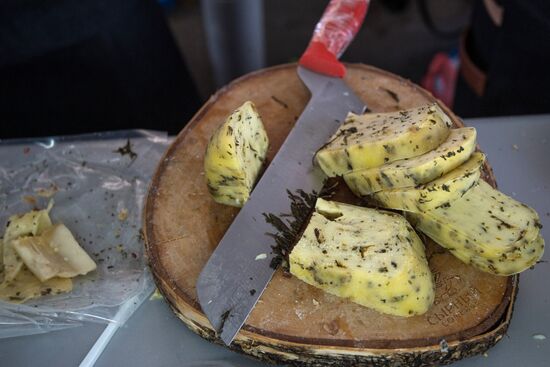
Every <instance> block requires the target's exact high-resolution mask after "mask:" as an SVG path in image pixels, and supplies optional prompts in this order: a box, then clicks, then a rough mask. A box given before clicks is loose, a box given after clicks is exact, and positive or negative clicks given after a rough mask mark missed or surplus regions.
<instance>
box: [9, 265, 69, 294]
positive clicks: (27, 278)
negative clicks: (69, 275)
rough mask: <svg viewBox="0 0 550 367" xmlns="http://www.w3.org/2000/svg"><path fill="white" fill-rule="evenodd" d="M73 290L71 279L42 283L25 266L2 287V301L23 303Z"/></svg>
mask: <svg viewBox="0 0 550 367" xmlns="http://www.w3.org/2000/svg"><path fill="white" fill-rule="evenodd" d="M72 289H73V281H72V280H71V279H65V278H51V279H48V280H46V281H45V282H41V281H40V280H39V279H38V278H37V277H35V276H34V274H33V273H32V272H31V271H30V270H29V269H27V267H26V266H23V267H22V268H21V270H20V271H19V272H18V273H17V276H16V277H15V278H14V279H13V280H12V281H10V282H5V283H3V284H2V285H0V300H2V301H6V302H11V303H23V302H26V301H28V300H30V299H33V298H38V297H43V296H48V295H56V294H61V293H66V292H70V291H71V290H72Z"/></svg>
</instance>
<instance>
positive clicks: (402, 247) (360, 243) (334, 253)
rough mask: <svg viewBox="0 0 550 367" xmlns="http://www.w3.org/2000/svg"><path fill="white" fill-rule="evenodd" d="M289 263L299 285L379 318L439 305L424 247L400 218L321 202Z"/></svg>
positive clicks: (420, 310) (410, 313)
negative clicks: (369, 310) (371, 311)
mask: <svg viewBox="0 0 550 367" xmlns="http://www.w3.org/2000/svg"><path fill="white" fill-rule="evenodd" d="M289 262H290V272H291V273H292V274H293V275H294V276H296V277H297V278H298V279H301V280H302V281H304V282H306V283H308V284H310V285H312V286H314V287H317V288H320V289H322V290H324V291H326V292H328V293H330V294H333V295H336V296H339V297H343V298H348V299H350V300H351V301H353V302H355V303H358V304H361V305H363V306H366V307H369V308H372V309H374V310H376V311H378V312H382V313H386V314H391V315H396V316H405V317H408V316H413V315H419V314H423V313H425V312H426V311H427V310H428V309H429V307H430V306H431V304H432V303H433V300H434V283H433V279H432V274H431V272H430V269H429V267H428V263H427V261H426V257H425V254H424V245H423V244H422V242H421V241H420V239H419V237H418V236H417V235H416V233H415V232H414V230H413V229H412V227H411V226H410V225H409V224H408V223H407V221H406V220H405V219H404V218H403V217H401V216H400V215H398V214H395V213H390V212H385V211H378V210H375V209H370V208H363V207H357V206H352V205H347V204H341V203H337V202H330V201H325V200H323V199H318V200H317V205H316V209H315V212H314V213H313V215H312V217H311V220H310V222H309V224H308V225H307V227H306V229H305V231H304V233H303V235H302V237H301V238H300V240H299V242H298V243H297V244H296V246H295V247H294V249H293V250H292V252H291V253H290V257H289Z"/></svg>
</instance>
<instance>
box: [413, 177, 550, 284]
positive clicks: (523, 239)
mask: <svg viewBox="0 0 550 367" xmlns="http://www.w3.org/2000/svg"><path fill="white" fill-rule="evenodd" d="M407 217H408V218H409V219H410V220H411V222H412V223H414V224H415V226H416V228H417V229H419V230H420V231H422V232H424V233H425V234H426V235H428V236H429V237H431V238H432V239H433V240H434V241H436V242H437V243H439V244H440V245H441V246H443V247H445V248H447V249H449V250H450V251H451V252H452V253H453V254H454V255H455V256H456V257H458V258H459V259H460V260H462V261H464V262H466V263H469V264H472V265H473V266H475V267H477V268H478V269H480V270H482V271H485V272H489V273H492V274H497V275H511V274H515V273H519V272H521V271H523V270H525V269H527V268H529V267H530V266H532V265H534V264H535V263H536V262H537V261H538V260H539V259H540V258H541V256H542V254H543V252H544V240H543V239H542V237H540V233H539V232H540V228H541V224H540V222H539V217H538V215H537V213H536V212H535V211H534V210H533V209H531V208H530V207H528V206H526V205H524V204H522V203H520V202H518V201H516V200H514V199H513V198H511V197H509V196H507V195H505V194H503V193H501V192H499V191H498V190H495V189H493V188H492V187H491V186H490V185H489V184H487V183H486V182H484V181H482V180H480V181H479V184H478V185H476V186H475V187H473V188H472V189H471V190H470V191H469V192H468V193H466V195H464V196H463V197H462V198H461V199H459V200H456V201H454V202H453V203H451V204H450V206H449V207H445V208H438V209H435V210H431V211H427V212H424V213H407Z"/></svg>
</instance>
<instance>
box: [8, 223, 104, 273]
mask: <svg viewBox="0 0 550 367" xmlns="http://www.w3.org/2000/svg"><path fill="white" fill-rule="evenodd" d="M12 245H13V248H14V249H15V251H17V253H18V255H19V256H20V257H21V259H22V260H23V262H24V263H25V265H26V266H27V267H28V268H29V270H30V271H32V272H33V274H34V275H35V276H36V277H37V278H38V279H40V281H42V282H43V281H46V280H48V279H50V278H53V277H60V278H71V277H75V276H77V275H84V274H87V273H89V272H90V271H92V270H95V268H96V264H95V262H94V261H93V260H92V259H91V258H90V256H88V254H87V253H86V251H84V250H83V249H82V247H80V245H79V244H78V242H77V241H76V240H75V238H74V236H73V235H72V233H71V232H70V231H69V229H68V228H67V227H66V226H65V225H63V224H56V225H54V226H51V227H49V228H48V229H46V230H45V231H44V232H43V233H42V235H41V236H25V237H20V238H18V239H15V240H13V242H12Z"/></svg>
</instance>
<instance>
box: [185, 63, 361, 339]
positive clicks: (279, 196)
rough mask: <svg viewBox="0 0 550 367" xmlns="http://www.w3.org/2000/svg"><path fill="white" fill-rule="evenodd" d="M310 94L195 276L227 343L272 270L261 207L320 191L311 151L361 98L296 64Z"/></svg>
mask: <svg viewBox="0 0 550 367" xmlns="http://www.w3.org/2000/svg"><path fill="white" fill-rule="evenodd" d="M298 75H299V76H300V78H301V79H302V81H303V82H304V83H305V84H306V86H307V87H308V88H309V89H310V91H311V92H312V98H311V99H310V101H309V103H308V104H307V106H306V108H305V110H304V112H303V113H302V115H301V116H300V118H299V119H298V121H296V124H295V126H294V128H293V129H292V131H291V132H290V134H289V136H288V137H287V138H286V140H285V142H284V143H283V145H282V146H281V148H280V149H279V152H278V153H277V155H276V156H275V158H274V159H273V161H272V162H271V164H270V165H269V167H268V168H267V170H266V171H265V172H264V174H263V176H262V178H261V179H260V181H259V182H258V184H257V185H256V187H255V188H254V191H253V192H252V194H251V196H250V198H249V200H248V201H247V203H246V205H245V206H244V207H243V208H242V209H241V210H240V211H239V214H238V215H237V216H236V217H235V219H234V220H233V223H232V224H231V226H230V227H229V229H228V230H227V232H226V233H225V235H224V236H223V238H222V240H221V241H220V243H219V244H218V247H217V248H216V250H215V251H214V253H213V254H212V256H211V257H210V259H209V260H208V262H207V263H206V265H205V267H204V268H203V270H202V272H201V274H200V275H199V278H198V281H197V285H196V287H197V294H198V297H199V303H200V305H201V307H202V310H203V311H204V313H205V314H206V317H208V320H210V323H211V324H212V326H213V328H214V329H215V330H216V331H217V332H218V333H219V334H220V337H221V339H222V340H223V341H224V342H225V343H226V344H227V345H229V344H231V342H232V341H233V339H234V338H235V335H236V334H237V333H238V331H239V330H240V329H241V327H242V325H243V324H244V322H245V320H246V319H247V317H248V315H249V314H250V312H251V311H252V309H253V308H254V305H255V304H256V302H257V301H258V299H259V298H260V296H261V294H262V292H263V291H264V289H265V287H266V286H267V284H268V283H269V281H270V280H271V277H272V276H273V273H274V271H275V270H274V269H273V268H271V267H270V263H271V260H272V259H273V258H274V257H275V254H274V253H273V252H272V246H273V245H274V244H275V243H274V240H273V238H271V237H270V236H268V235H266V233H270V232H274V228H273V227H272V226H271V225H270V224H268V223H266V222H265V220H264V217H263V213H274V214H277V215H278V214H281V213H290V204H291V201H290V198H289V197H288V194H287V190H289V191H290V192H296V191H297V190H299V189H301V190H304V191H305V192H307V193H312V192H314V191H315V192H319V191H320V190H321V188H322V186H323V181H324V179H325V178H326V176H325V175H324V173H323V172H322V171H321V170H320V169H319V168H318V167H317V166H314V165H313V156H314V155H315V152H316V151H317V150H318V149H319V148H320V147H321V146H322V145H323V144H324V143H325V142H326V141H327V140H328V139H329V138H330V136H331V135H332V134H333V133H334V132H335V131H336V129H337V128H338V126H339V125H340V123H341V122H343V120H344V118H345V117H346V115H347V114H348V112H350V111H353V112H355V113H362V112H363V111H364V109H365V105H364V103H363V102H362V101H361V100H360V99H359V98H358V97H357V96H356V95H355V94H354V93H353V92H352V90H351V89H349V87H348V86H347V85H346V84H345V83H344V82H343V80H341V79H338V78H331V77H327V76H324V75H320V74H317V73H314V72H311V71H309V70H307V69H304V68H301V67H298Z"/></svg>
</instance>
